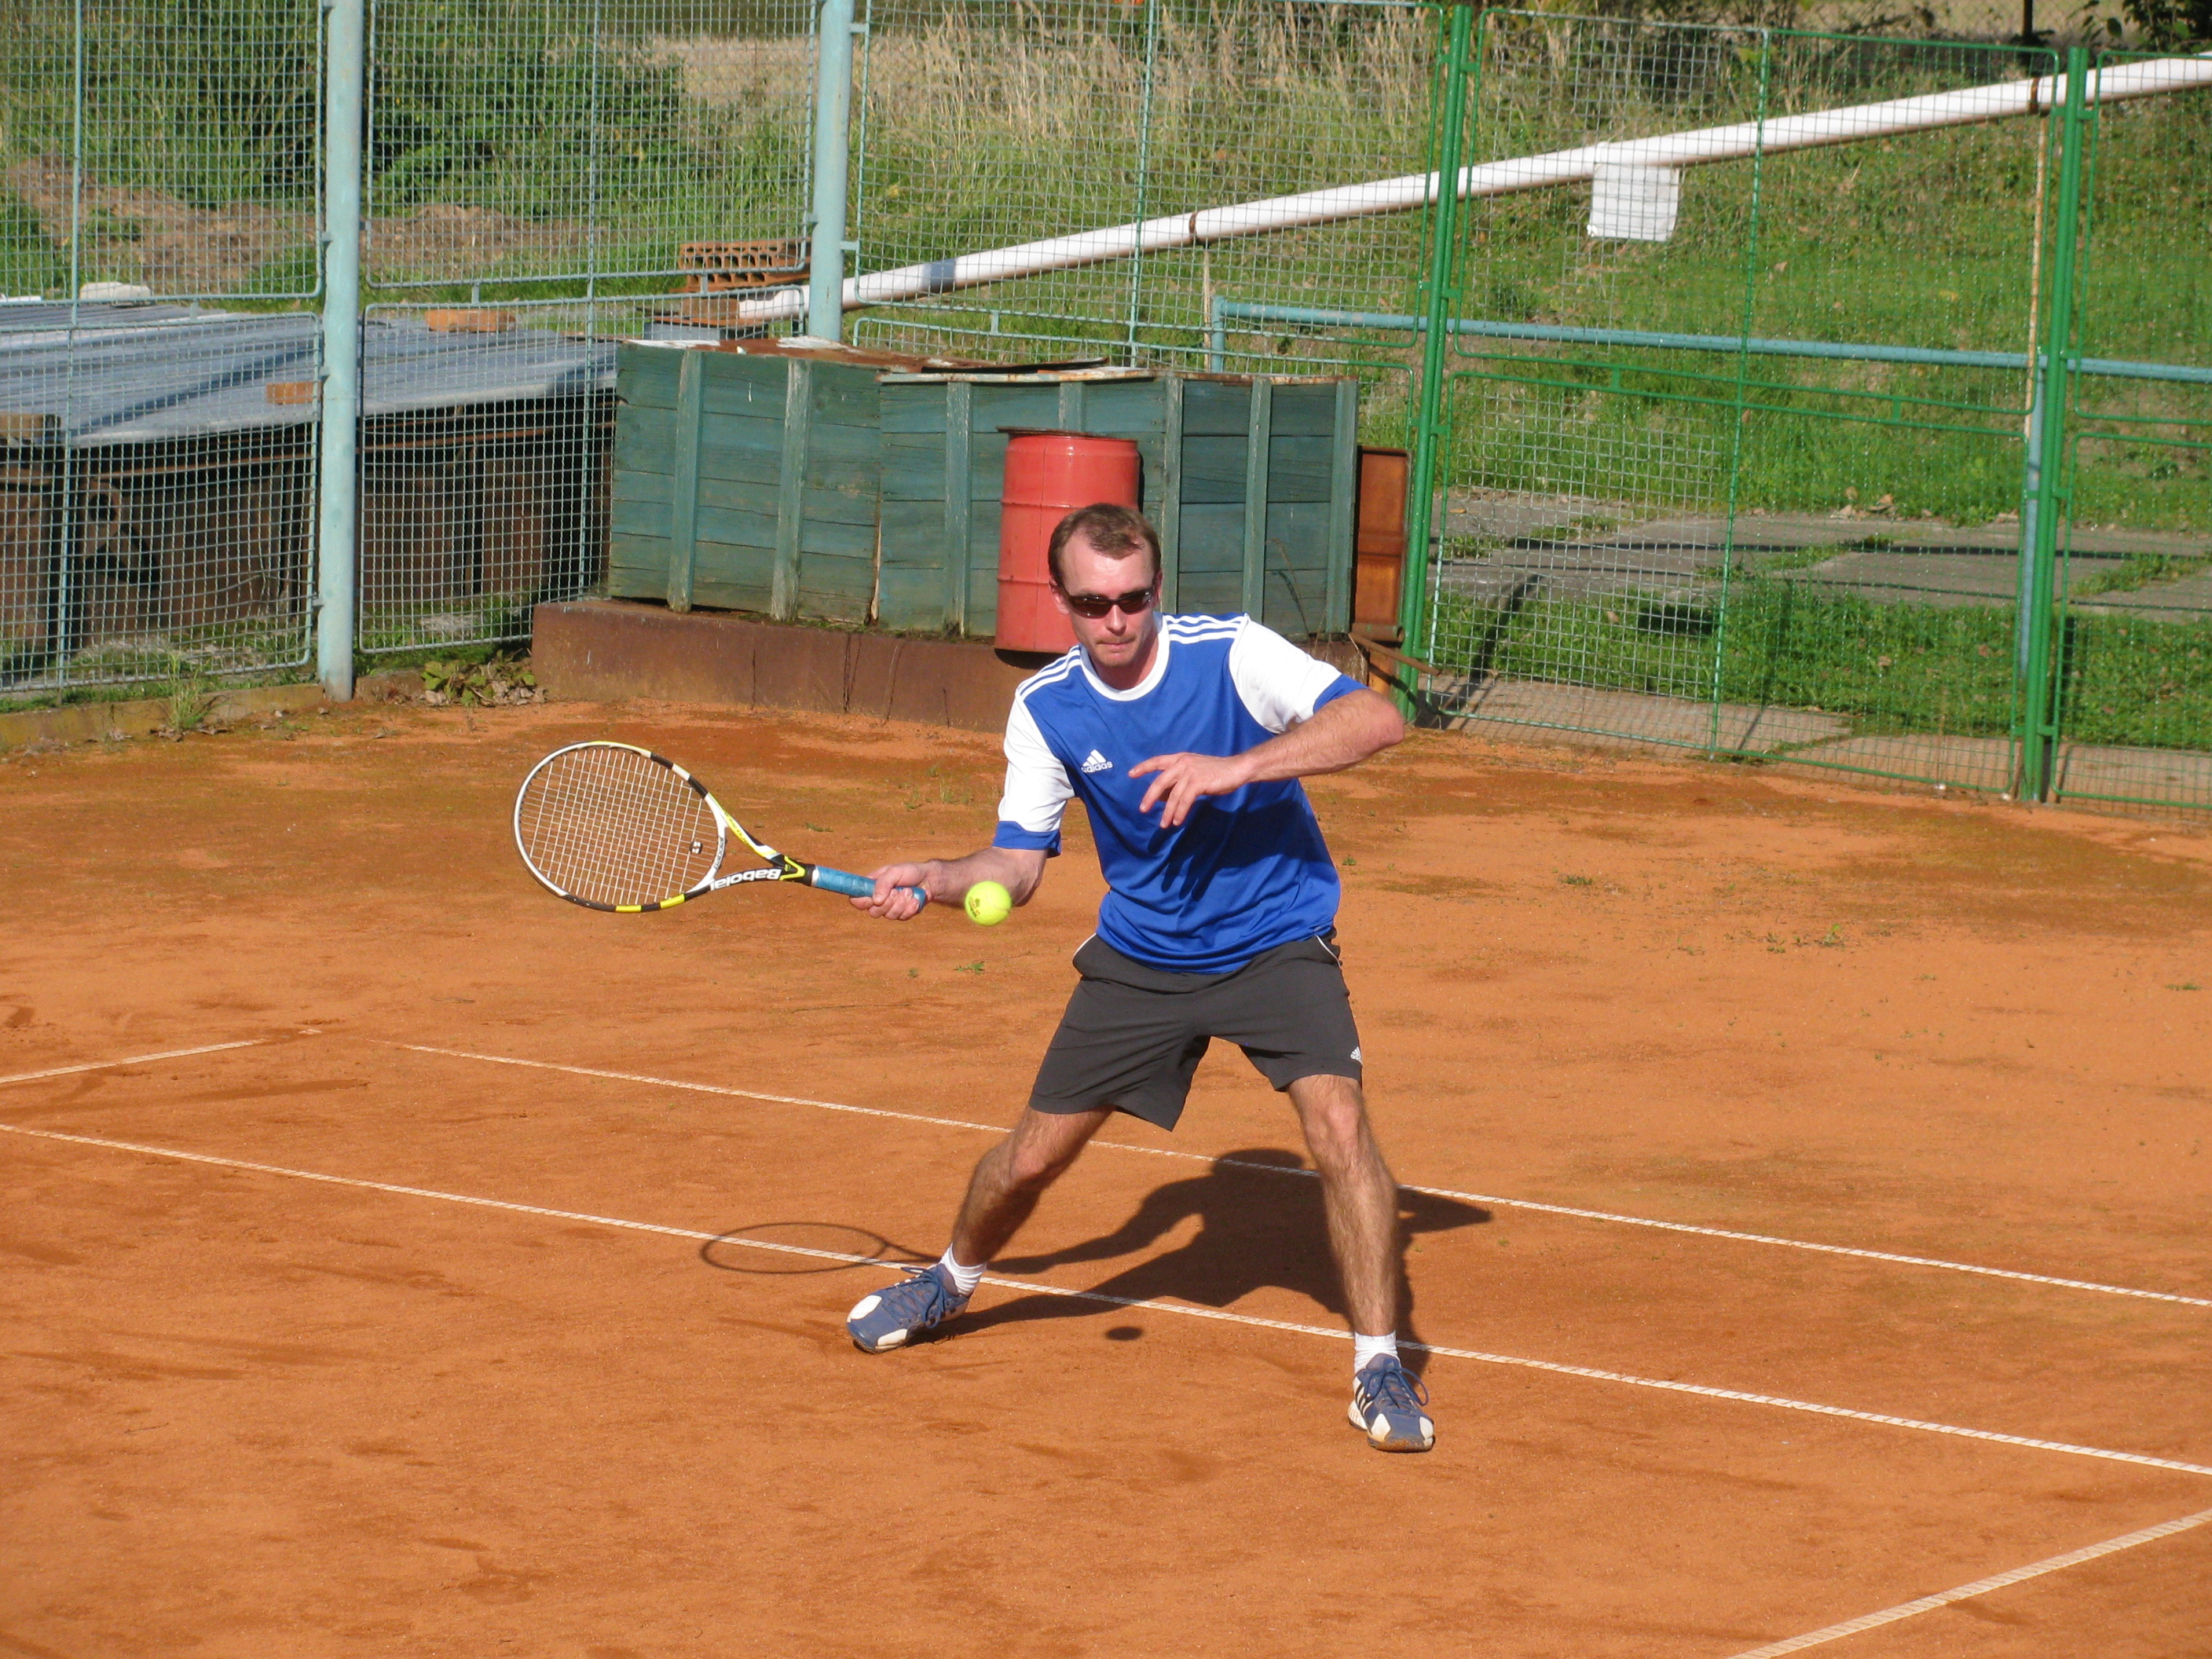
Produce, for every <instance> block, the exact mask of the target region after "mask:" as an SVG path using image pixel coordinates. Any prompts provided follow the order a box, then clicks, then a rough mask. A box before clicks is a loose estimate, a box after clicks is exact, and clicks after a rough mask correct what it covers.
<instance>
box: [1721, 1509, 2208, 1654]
mask: <svg viewBox="0 0 2212 1659" xmlns="http://www.w3.org/2000/svg"><path fill="white" fill-rule="evenodd" d="M2208 1521H2212V1510H2198V1511H2197V1513H2196V1514H2194V1515H2185V1516H2181V1517H2180V1518H2179V1520H2175V1521H2161V1522H2159V1524H2158V1525H2156V1526H2154V1527H2145V1528H2143V1529H2142V1531H2141V1532H2131V1533H2129V1534H2126V1535H2125V1536H2124V1537H2120V1538H2108V1539H2106V1541H2104V1542H2103V1543H2101V1544H2090V1545H2087V1546H2086V1547H2083V1548H2081V1549H2078V1550H2069V1551H2067V1552H2066V1553H2065V1554H2063V1555H2054V1556H2052V1557H2051V1558H2050V1559H2048V1560H2045V1561H2035V1562H2031V1563H2030V1564H2029V1565H2027V1566H2024V1567H2015V1568H2014V1569H2013V1570H2012V1571H2010V1572H2000V1573H1997V1574H1996V1575H1994V1576H1992V1577H1988V1578H1977V1579H1976V1580H1975V1581H1974V1582H1973V1583H1971V1584H1961V1585H1960V1586H1959V1587H1958V1589H1947V1590H1943V1591H1941V1592H1939V1593H1937V1594H1936V1595H1923V1596H1922V1597H1921V1598H1920V1599H1919V1600H1918V1601H1904V1602H1900V1603H1899V1604H1898V1605H1897V1606H1896V1607H1884V1608H1883V1609H1882V1610H1881V1612H1880V1613H1863V1614H1861V1615H1860V1616H1859V1617H1858V1618H1857V1619H1846V1620H1844V1622H1843V1623H1842V1624H1840V1625H1830V1626H1827V1627H1826V1629H1825V1630H1816V1631H1808V1632H1806V1633H1805V1634H1804V1635H1802V1636H1793V1637H1791V1638H1790V1639H1789V1640H1788V1641H1786V1642H1770V1643H1768V1644H1766V1646H1765V1647H1763V1648H1752V1649H1749V1650H1747V1651H1745V1652H1742V1653H1739V1654H1737V1655H1735V1659H1780V1656H1782V1655H1783V1654H1785V1653H1796V1652H1798V1651H1799V1650H1802V1649H1805V1648H1817V1647H1819V1646H1820V1645H1821V1644H1823V1643H1826V1642H1833V1641H1837V1640H1838V1639H1840V1638H1843V1637H1846V1636H1856V1635H1857V1634H1858V1633H1859V1632H1861V1631H1863V1630H1872V1629H1874V1628H1875V1626H1878V1625H1893V1624H1895V1623H1896V1622H1897V1621H1898V1620H1900V1619H1910V1618H1911V1617H1912V1615H1913V1614H1915V1613H1931V1612H1933V1611H1934V1610H1935V1609H1936V1608H1937V1607H1948V1606H1950V1604H1951V1603H1952V1602H1954V1601H1969V1600H1971V1599H1972V1598H1973V1597H1974V1596H1977V1595H1988V1594H1989V1593H1990V1591H1991V1590H1999V1589H2003V1588H2004V1587H2005V1586H2006V1585H2008V1584H2017V1583H2020V1582H2021V1580H2022V1579H2024V1578H2040V1577H2042V1576H2043V1575H2044V1574H2045V1573H2046V1572H2057V1571H2059V1570H2060V1569H2062V1568H2064V1567H2076V1566H2079V1565H2081V1563H2083V1562H2084V1561H2093V1560H2095V1559H2097V1558H2098V1557H2099V1556H2100V1555H2110V1554H2112V1553H2113V1552H2114V1551H2116V1550H2131V1549H2133V1548H2135V1547H2136V1545H2138V1544H2149V1543H2154V1542H2155V1541H2158V1540H2159V1539H2161V1538H2171V1537H2172V1536H2173V1534H2175V1533H2178V1532H2187V1531H2188V1530H2189V1529H2190V1528H2191V1527H2201V1526H2203V1524H2204V1523H2205V1522H2208Z"/></svg>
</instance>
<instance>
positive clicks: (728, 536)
mask: <svg viewBox="0 0 2212 1659" xmlns="http://www.w3.org/2000/svg"><path fill="white" fill-rule="evenodd" d="M618 387H619V393H620V398H621V403H620V408H619V413H618V416H617V430H616V441H615V453H614V465H615V482H614V492H613V504H612V520H611V526H610V530H611V537H610V549H611V551H610V559H609V575H608V585H609V591H610V592H611V593H612V594H614V595H615V596H616V597H617V598H629V599H661V600H664V601H665V602H666V603H668V604H669V605H671V608H677V609H681V608H683V607H684V606H685V605H708V606H714V607H729V608H735V609H742V610H751V611H765V612H766V613H768V614H769V615H770V616H772V617H778V618H781V619H787V620H789V619H799V618H805V619H816V620H823V621H830V622H839V623H862V624H866V623H873V624H876V625H878V626H881V627H884V628H888V629H898V630H902V631H911V632H932V633H934V632H944V633H949V634H953V635H963V634H964V635H970V636H987V635H989V634H990V633H991V632H992V630H993V629H994V626H995V623H996V621H997V611H998V557H999V545H998V543H999V515H1000V490H1001V487H1002V480H1003V477H1004V471H1005V465H1006V442H1007V439H1008V437H1009V436H1010V435H1011V434H1012V432H1014V431H1017V430H1019V429H1022V428H1044V429H1061V430H1080V431H1085V432H1089V433H1092V434H1096V435H1099V436H1106V437H1118V438H1127V439H1130V440H1132V441H1134V442H1135V443H1136V445H1137V446H1138V450H1139V454H1140V456H1141V459H1142V465H1143V479H1144V483H1143V492H1144V505H1145V510H1146V513H1147V514H1148V515H1149V516H1150V517H1151V518H1152V521H1153V523H1154V524H1155V525H1157V526H1158V527H1159V530H1160V533H1161V542H1162V547H1163V553H1164V567H1165V568H1164V594H1163V599H1164V603H1165V604H1166V605H1168V606H1169V607H1170V609H1175V610H1179V611H1218V612H1229V611H1239V610H1243V611H1251V612H1253V613H1255V614H1256V615H1258V616H1260V617H1261V618H1262V619H1263V620H1264V621H1266V622H1267V623H1268V624H1269V626H1271V627H1273V628H1276V629H1279V630H1281V631H1282V632H1284V633H1286V634H1290V635H1294V636H1300V637H1303V636H1309V635H1315V634H1322V633H1336V632H1341V631H1342V630H1343V629H1344V628H1345V627H1346V625H1347V623H1348V617H1349V616H1350V586H1349V584H1350V580H1351V571H1352V541H1351V538H1352V531H1353V495H1354V492H1355V490H1356V487H1357V448H1356V445H1357V434H1356V427H1357V421H1358V387H1357V385H1356V384H1355V383H1354V382H1352V381H1349V380H1345V381H1310V380H1266V379H1261V380H1247V379H1241V378H1236V377H1226V376H1204V377H1195V376H1184V375H1177V374H1170V373H1165V372H1163V373H1158V374H1127V375H1121V376H1115V377H1110V378H1097V377H1091V378H1085V377H1081V376H1066V375H1057V376H1056V375H1050V374H1018V375H1006V376H994V375H980V374H969V375H949V374H903V373H891V374H884V373H879V372H878V370H877V369H875V368H870V367H864V366H861V365H857V364H848V363H842V362H836V361H834V360H826V359H823V358H816V357H801V356H788V357H787V356H770V355H768V354H761V355H757V356H753V355H744V354H739V353H736V352H720V351H677V350H671V349H661V348H653V347H644V346H639V347H630V348H626V349H624V351H623V354H622V361H621V365H620V368H619V374H618ZM1340 544H1341V545H1340Z"/></svg>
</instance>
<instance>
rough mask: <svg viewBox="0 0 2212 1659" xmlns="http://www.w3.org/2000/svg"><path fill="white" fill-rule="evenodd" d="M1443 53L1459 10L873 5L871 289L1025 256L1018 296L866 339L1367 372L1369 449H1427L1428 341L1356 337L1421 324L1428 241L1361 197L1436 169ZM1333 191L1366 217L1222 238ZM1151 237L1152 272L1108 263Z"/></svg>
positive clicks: (1002, 353) (927, 299)
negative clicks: (979, 258) (1414, 370)
mask: <svg viewBox="0 0 2212 1659" xmlns="http://www.w3.org/2000/svg"><path fill="white" fill-rule="evenodd" d="M1435 39H1436V13H1435V11H1434V9H1433V8H1431V7H1429V6H1425V5H1422V4H1417V3H1406V0H1356V3H1351V4H1319V3H1309V0H1291V3H1276V4H1255V3H1239V4H1231V5H1219V6H1212V7H1207V8H1196V7H1190V6H1181V5H1175V4H1169V3H1158V0H1153V3H1138V4H1122V3H1116V0H1050V3H1046V4H1030V3H1012V0H873V3H872V8H871V9H870V12H869V29H868V36H867V45H866V57H865V64H864V83H863V84H864V90H865V97H864V100H863V102H862V106H861V116H860V132H859V135H858V136H859V138H860V145H861V150H860V164H859V167H858V169H857V180H856V191H855V201H856V209H855V215H854V233H855V238H856V240H857V243H858V246H859V269H860V272H861V273H862V274H863V275H867V274H872V273H878V272H884V271H888V270H901V269H914V268H917V267H919V268H927V267H929V266H930V264H931V263H932V262H950V261H951V260H954V259H957V258H962V256H975V255H978V254H983V253H987V252H993V251H1002V252H1004V254H1005V255H1006V258H1005V260H1004V264H1003V266H1002V268H1004V269H1006V270H1009V271H1010V272H1012V273H1014V274H1011V275H1009V276H1006V277H1004V278H1002V279H1000V280H997V281H994V282H990V283H987V284H983V285H980V286H976V287H974V288H972V289H963V290H961V291H957V292H950V293H938V294H932V295H923V296H917V297H915V298H912V299H908V300H906V301H902V302H899V303H896V304H892V305H885V306H881V307H877V308H875V309H873V310H872V312H871V313H868V314H867V315H866V317H865V318H864V319H862V320H861V322H860V336H861V337H864V338H866V339H868V340H870V341H871V342H880V343H884V344H888V345H893V346H899V347H908V348H920V349H929V350H939V351H942V350H952V351H957V352H962V353H966V354H969V355H973V356H984V357H989V358H997V359H1001V360H1003V359H1006V358H1011V357H1021V356H1029V357H1032V358H1037V359H1045V360H1049V359H1054V358H1067V357H1071V356H1084V355H1098V356H1106V357H1109V358H1110V359H1111V360H1113V361H1115V362H1139V363H1155V364H1161V365H1166V366H1173V367H1179V368H1208V367H1210V368H1215V369H1225V370H1230V371H1233V372H1241V373H1277V374H1279V373H1291V374H1299V373H1313V372H1316V370H1320V369H1324V368H1326V369H1339V368H1345V367H1352V368H1358V369H1359V370H1360V371H1361V372H1362V374H1363V378H1364V379H1366V380H1368V381H1369V383H1370V384H1369V386H1368V394H1367V398H1366V404H1367V406H1366V409H1365V411H1364V418H1363V430H1364V432H1366V433H1367V434H1368V435H1370V437H1376V438H1377V439H1378V441H1388V440H1389V439H1391V438H1394V437H1401V436H1402V435H1403V433H1404V431H1405V429H1406V426H1407V397H1406V384H1407V382H1406V372H1407V368H1408V363H1409V354H1408V353H1407V349H1406V344H1407V343H1406V340H1405V338H1404V337H1403V336H1402V334H1400V333H1394V332H1392V331H1389V329H1387V328H1385V329H1383V330H1381V331H1376V330H1374V329H1366V328H1360V327H1358V326H1356V325H1354V324H1355V321H1356V319H1358V318H1359V317H1361V316H1364V315H1365V314H1367V313H1383V314H1385V315H1392V314H1397V313H1406V312H1407V311H1409V310H1410V309H1411V308H1412V307H1413V304H1414V302H1415V300H1416V297H1417V295H1418V292H1419V276H1420V260H1421V250H1422V220H1421V216H1420V214H1419V212H1418V211H1412V212H1408V211H1402V210H1396V211H1386V212H1375V211H1373V210H1371V208H1368V207H1364V206H1363V204H1361V203H1360V202H1359V201H1358V197H1359V195H1360V192H1361V191H1362V189H1363V188H1364V187H1365V186H1367V185H1370V183H1373V184H1376V185H1380V184H1382V183H1383V182H1384V181H1389V180H1394V179H1395V180H1400V181H1403V180H1404V179H1406V178H1407V176H1408V175H1417V174H1419V173H1422V172H1423V171H1424V170H1425V167H1426V166H1427V157H1428V152H1429V149H1430V144H1431V131H1430V127H1431V117H1430V112H1429V110H1430V97H1431V87H1432V82H1433V81H1434V78H1435V61H1434V60H1435V51H1434V44H1435ZM1316 191H1326V192H1330V193H1332V194H1333V195H1337V196H1342V197H1351V198H1353V199H1352V200H1351V201H1349V202H1340V203H1338V204H1336V205H1335V206H1334V208H1333V209H1331V210H1328V212H1327V213H1326V215H1325V216H1313V217H1311V218H1310V220H1308V221H1306V222H1289V223H1285V224H1284V226H1283V228H1273V229H1270V230H1267V231H1266V232H1264V233H1262V234H1242V233H1241V232H1240V231H1238V230H1237V229H1234V228H1231V229H1228V230H1226V231H1224V230H1222V229H1221V228H1220V227H1221V226H1222V225H1224V224H1225V222H1227V221H1229V220H1231V219H1234V218H1235V217H1237V215H1238V213H1239V212H1240V210H1246V209H1248V208H1249V207H1251V206H1252V205H1253V204H1267V203H1274V202H1279V201H1281V200H1282V199H1283V198H1285V197H1298V196H1300V195H1301V194H1302V193H1310V192H1316ZM1401 195H1402V191H1401ZM1396 199H1397V198H1395V197H1391V196H1390V195H1389V192H1388V191H1381V190H1377V191H1376V192H1375V195H1374V200H1375V202H1376V203H1377V204H1381V203H1383V202H1385V201H1393V202H1395V201H1396ZM1416 204H1418V198H1416ZM1400 205H1402V204H1400ZM1194 216H1195V219H1196V220H1197V221H1200V222H1203V223H1194ZM1246 217H1247V219H1248V221H1249V222H1252V223H1258V222H1262V221H1263V220H1264V219H1265V215H1264V214H1261V213H1257V212H1254V213H1248V214H1247V215H1246ZM1293 217H1294V218H1295V217H1297V216H1293ZM1140 224H1144V225H1147V226H1149V227H1150V228H1151V231H1152V234H1149V235H1146V236H1144V237H1140V238H1135V239H1133V240H1135V241H1136V242H1137V244H1138V246H1136V248H1135V251H1134V252H1131V253H1129V254H1128V256H1127V257H1121V258H1108V259H1103V260H1102V259H1099V258H1097V255H1096V253H1095V252H1091V251H1089V250H1086V249H1085V247H1084V246H1083V245H1084V244H1085V243H1086V242H1091V243H1095V244H1097V245H1098V246H1102V247H1103V246H1118V245H1119V239H1117V237H1116V236H1115V234H1113V233H1115V232H1116V231H1118V230H1125V229H1130V228H1133V227H1136V226H1138V225H1140ZM1201 239H1202V240H1201ZM1040 244H1044V245H1047V246H1043V247H1040V246H1039V245H1040ZM1061 259H1066V260H1067V261H1068V263H1066V264H1056V263H1055V262H1057V261H1059V260H1061ZM1255 307H1256V308H1257V309H1256V310H1255V309H1254V308H1255ZM1294 313H1295V314H1294Z"/></svg>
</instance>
